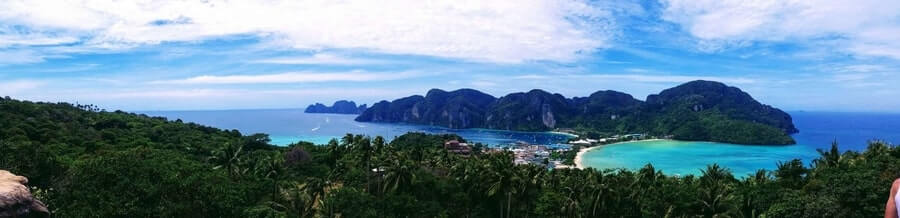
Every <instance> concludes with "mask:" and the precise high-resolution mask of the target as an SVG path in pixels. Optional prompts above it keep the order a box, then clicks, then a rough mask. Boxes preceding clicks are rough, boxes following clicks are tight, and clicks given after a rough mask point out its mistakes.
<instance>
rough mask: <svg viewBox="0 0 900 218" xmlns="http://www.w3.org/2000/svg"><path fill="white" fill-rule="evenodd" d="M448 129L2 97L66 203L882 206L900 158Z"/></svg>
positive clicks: (3, 145)
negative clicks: (780, 157) (657, 154)
mask: <svg viewBox="0 0 900 218" xmlns="http://www.w3.org/2000/svg"><path fill="white" fill-rule="evenodd" d="M449 139H459V138H458V137H457V136H453V135H425V134H420V133H409V134H406V135H403V136H400V137H398V138H396V139H393V140H391V141H390V142H389V143H386V142H385V139H383V138H381V137H374V138H372V137H368V136H361V135H347V136H345V137H343V138H342V139H341V140H339V141H332V142H330V143H329V144H326V145H313V144H310V143H297V144H293V145H290V146H288V147H275V146H272V145H270V144H268V138H267V136H266V135H262V134H256V135H249V136H245V135H242V133H239V132H237V131H233V130H232V131H229V130H219V129H215V128H210V127H205V126H201V125H197V124H189V123H183V122H181V121H178V120H175V121H169V120H166V119H165V118H154V117H147V116H143V115H137V114H131V113H125V112H105V111H101V110H98V109H96V108H94V107H90V106H75V105H70V104H65V103H59V104H56V103H33V102H26V101H18V100H13V99H9V98H4V99H2V100H0V169H6V170H9V171H11V172H13V173H15V174H18V175H22V176H26V177H28V178H29V182H30V183H29V185H30V186H33V190H32V191H33V193H34V194H35V195H36V196H37V197H38V198H40V200H41V201H43V202H45V203H47V204H48V205H47V206H48V207H49V208H50V210H51V212H52V213H53V216H56V217H338V216H340V217H759V216H762V215H764V216H765V217H879V216H881V215H882V213H883V208H884V202H885V200H886V199H887V197H888V191H889V188H890V184H891V181H892V180H893V179H894V178H896V177H897V172H900V148H897V147H893V146H891V145H888V144H885V143H882V142H872V143H870V145H869V148H868V149H867V150H866V151H863V152H847V153H839V152H838V151H837V148H836V145H835V148H834V149H832V150H829V151H821V154H822V155H821V157H820V158H819V159H817V160H815V161H813V162H812V164H811V165H806V164H803V163H802V162H800V161H799V160H785V161H784V162H782V163H779V164H778V169H777V170H775V171H765V170H760V171H759V172H757V173H756V174H754V175H732V174H731V173H730V172H729V171H728V169H725V168H722V167H719V166H717V165H711V166H709V167H707V168H706V169H703V172H702V174H700V175H696V176H692V175H686V176H673V175H666V174H664V172H661V171H659V170H656V169H654V168H653V167H652V166H649V165H648V166H647V167H644V168H643V169H640V170H638V171H628V170H593V169H589V170H578V169H562V170H548V169H545V168H541V167H537V166H532V165H514V164H513V161H512V160H513V157H512V154H511V153H490V154H488V153H482V152H480V151H479V150H478V149H475V151H474V154H472V155H471V156H460V155H455V154H452V153H449V152H446V151H445V150H443V149H442V147H441V145H442V144H443V142H444V141H446V140H449ZM463 140H464V139H463ZM477 147H479V146H476V148H477ZM735 176H738V177H743V178H736V177H735Z"/></svg>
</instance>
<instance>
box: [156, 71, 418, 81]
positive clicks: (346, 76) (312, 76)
mask: <svg viewBox="0 0 900 218" xmlns="http://www.w3.org/2000/svg"><path fill="white" fill-rule="evenodd" d="M418 76H423V74H422V73H417V72H391V73H370V72H364V71H352V72H337V73H318V72H288V73H276V74H254V75H224V76H214V75H204V76H195V77H190V78H186V79H177V80H161V81H152V82H150V83H151V84H275V83H314V82H367V81H386V80H398V79H407V78H412V77H418Z"/></svg>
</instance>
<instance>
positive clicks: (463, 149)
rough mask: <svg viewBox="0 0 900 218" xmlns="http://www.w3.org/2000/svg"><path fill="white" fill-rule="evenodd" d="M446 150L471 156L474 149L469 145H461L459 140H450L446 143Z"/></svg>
mask: <svg viewBox="0 0 900 218" xmlns="http://www.w3.org/2000/svg"><path fill="white" fill-rule="evenodd" d="M444 149H445V150H447V151H449V152H452V153H455V154H461V155H469V154H471V153H472V147H469V144H466V143H461V142H459V141H457V140H450V141H446V142H444Z"/></svg>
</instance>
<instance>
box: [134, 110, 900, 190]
mask: <svg viewBox="0 0 900 218" xmlns="http://www.w3.org/2000/svg"><path fill="white" fill-rule="evenodd" d="M138 113H143V114H147V115H150V116H162V117H167V118H169V119H170V120H175V119H181V120H183V121H185V122H194V123H198V124H202V125H208V126H213V127H217V128H222V129H237V130H239V131H241V133H243V134H247V135H249V134H253V133H266V134H269V136H270V138H271V139H272V144H276V145H282V146H286V145H289V144H291V143H295V142H298V141H308V142H312V143H316V144H326V143H328V141H330V140H331V139H335V138H338V139H339V138H340V137H342V136H344V135H345V134H347V133H353V134H363V135H369V136H382V137H384V138H385V139H387V140H391V139H393V138H394V137H396V136H399V135H402V134H405V133H407V132H424V133H431V134H457V135H460V136H462V137H463V138H465V139H467V140H469V141H471V142H480V143H483V144H486V145H488V146H492V147H503V146H508V145H510V144H514V143H517V142H527V143H531V144H545V145H559V144H562V143H565V142H566V141H567V140H568V139H569V138H571V136H570V135H566V134H560V133H553V132H519V131H505V130H489V129H449V128H443V127H436V126H427V125H410V124H388V123H363V122H356V121H354V120H353V119H354V118H355V117H356V116H355V115H341V114H310V113H304V112H303V110H302V109H259V110H217V111H145V112H138ZM789 113H790V114H791V116H792V117H793V119H794V125H795V126H796V127H797V129H799V130H800V132H799V133H797V134H794V135H792V136H793V137H794V139H795V140H796V141H797V144H795V145H787V146H775V145H773V146H759V145H735V144H726V143H715V142H686V141H673V140H658V141H646V142H630V143H619V144H613V145H606V146H604V147H601V148H598V149H594V150H591V151H589V152H587V153H586V154H585V156H584V159H583V163H584V164H585V165H586V166H587V167H593V168H597V169H631V170H635V169H639V168H641V167H643V166H645V165H647V164H652V165H653V166H654V167H655V168H656V169H659V170H662V171H663V172H664V173H666V174H669V175H688V174H693V175H697V174H699V173H700V170H701V169H704V168H705V167H706V166H707V165H709V164H713V163H716V164H719V165H722V166H725V167H727V168H728V169H730V170H731V171H732V173H734V174H735V175H736V176H738V177H743V176H746V175H749V174H752V173H754V172H756V171H757V170H758V169H769V170H772V169H775V168H776V167H777V163H778V162H781V161H789V160H792V159H800V160H802V161H804V162H806V163H810V162H811V161H812V160H813V159H815V158H817V157H819V154H818V152H817V151H816V150H817V149H829V148H830V147H831V143H832V142H837V143H838V145H839V148H840V149H841V150H842V151H848V150H852V151H861V150H864V149H865V148H866V147H867V145H868V143H867V142H869V141H871V140H882V141H886V142H889V143H897V144H900V114H888V113H850V112H809V111H795V112H789Z"/></svg>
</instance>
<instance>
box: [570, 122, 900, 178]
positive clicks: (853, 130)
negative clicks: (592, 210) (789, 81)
mask: <svg viewBox="0 0 900 218" xmlns="http://www.w3.org/2000/svg"><path fill="white" fill-rule="evenodd" d="M790 114H791V117H793V119H794V125H795V126H796V127H797V129H799V130H800V133H797V134H794V135H792V136H793V137H794V139H795V140H796V141H797V144H795V145H788V146H753V145H734V144H725V143H714V142H684V141H671V140H668V141H649V142H632V143H622V144H614V145H608V146H605V147H602V148H598V149H594V150H591V151H589V152H587V153H585V156H584V157H583V158H584V162H583V163H584V164H585V165H586V166H589V167H594V168H601V169H606V168H625V169H632V170H634V169H640V168H641V167H644V166H645V165H647V164H648V163H649V164H653V166H654V167H655V168H656V169H661V170H662V171H663V172H664V173H666V174H678V175H687V174H693V175H697V174H699V173H700V170H701V169H704V168H706V166H707V165H709V164H712V163H717V164H719V165H722V166H725V167H728V168H729V169H730V170H731V171H732V173H734V175H735V176H739V177H740V176H746V175H748V174H751V173H755V172H756V171H757V170H758V169H769V170H772V169H776V168H777V163H778V162H779V161H790V160H792V159H795V158H796V159H800V160H802V161H803V162H805V163H807V164H808V163H810V162H812V160H814V159H815V158H818V157H819V153H818V152H816V150H817V149H825V150H827V149H830V148H831V143H832V142H833V141H837V142H838V148H839V149H840V150H842V151H848V150H854V151H861V150H864V149H865V148H866V147H867V146H868V143H867V142H868V141H870V140H883V141H887V142H892V143H900V114H881V113H836V112H790Z"/></svg>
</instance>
